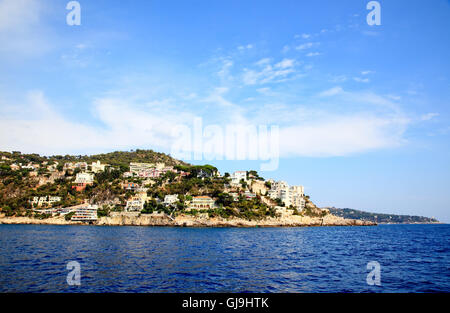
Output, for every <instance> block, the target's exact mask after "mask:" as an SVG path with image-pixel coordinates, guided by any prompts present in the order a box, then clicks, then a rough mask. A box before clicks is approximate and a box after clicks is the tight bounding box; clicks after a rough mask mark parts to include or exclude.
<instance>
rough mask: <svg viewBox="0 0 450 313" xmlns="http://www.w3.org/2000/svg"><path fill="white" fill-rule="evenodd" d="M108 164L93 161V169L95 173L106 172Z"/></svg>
mask: <svg viewBox="0 0 450 313" xmlns="http://www.w3.org/2000/svg"><path fill="white" fill-rule="evenodd" d="M106 165H107V164H101V163H100V161H97V162H92V164H91V171H92V172H93V173H99V172H104V171H105V167H106Z"/></svg>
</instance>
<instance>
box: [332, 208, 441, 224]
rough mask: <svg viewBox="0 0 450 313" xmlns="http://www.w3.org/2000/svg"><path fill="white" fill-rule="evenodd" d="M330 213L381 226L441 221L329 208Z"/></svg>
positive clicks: (422, 217)
mask: <svg viewBox="0 0 450 313" xmlns="http://www.w3.org/2000/svg"><path fill="white" fill-rule="evenodd" d="M327 209H329V210H330V213H331V214H333V215H336V216H340V217H343V218H349V219H358V220H365V221H370V222H376V223H379V224H435V223H439V221H438V220H437V219H435V218H431V217H424V216H414V215H398V214H385V213H371V212H366V211H361V210H354V209H349V208H344V209H339V208H334V207H331V208H327Z"/></svg>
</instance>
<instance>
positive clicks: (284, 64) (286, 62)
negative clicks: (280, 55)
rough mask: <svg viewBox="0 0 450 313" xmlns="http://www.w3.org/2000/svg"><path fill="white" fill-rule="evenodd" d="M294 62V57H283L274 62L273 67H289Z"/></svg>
mask: <svg viewBox="0 0 450 313" xmlns="http://www.w3.org/2000/svg"><path fill="white" fill-rule="evenodd" d="M294 64H295V60H294V59H283V60H282V61H281V62H279V63H277V64H275V68H289V67H293V66H294Z"/></svg>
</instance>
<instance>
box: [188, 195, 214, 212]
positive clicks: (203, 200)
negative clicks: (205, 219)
mask: <svg viewBox="0 0 450 313" xmlns="http://www.w3.org/2000/svg"><path fill="white" fill-rule="evenodd" d="M215 207H216V202H215V201H214V199H213V198H211V197H208V196H198V197H194V198H193V199H192V201H191V203H190V204H189V208H188V210H193V209H195V210H209V209H213V208H215Z"/></svg>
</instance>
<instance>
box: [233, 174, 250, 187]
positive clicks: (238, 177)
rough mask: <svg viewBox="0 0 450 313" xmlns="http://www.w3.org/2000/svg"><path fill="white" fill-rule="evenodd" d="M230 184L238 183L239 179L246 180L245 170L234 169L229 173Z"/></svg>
mask: <svg viewBox="0 0 450 313" xmlns="http://www.w3.org/2000/svg"><path fill="white" fill-rule="evenodd" d="M230 178H231V184H233V185H239V184H240V183H241V180H244V181H245V182H246V181H247V171H236V172H234V173H233V174H231V175H230Z"/></svg>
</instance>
